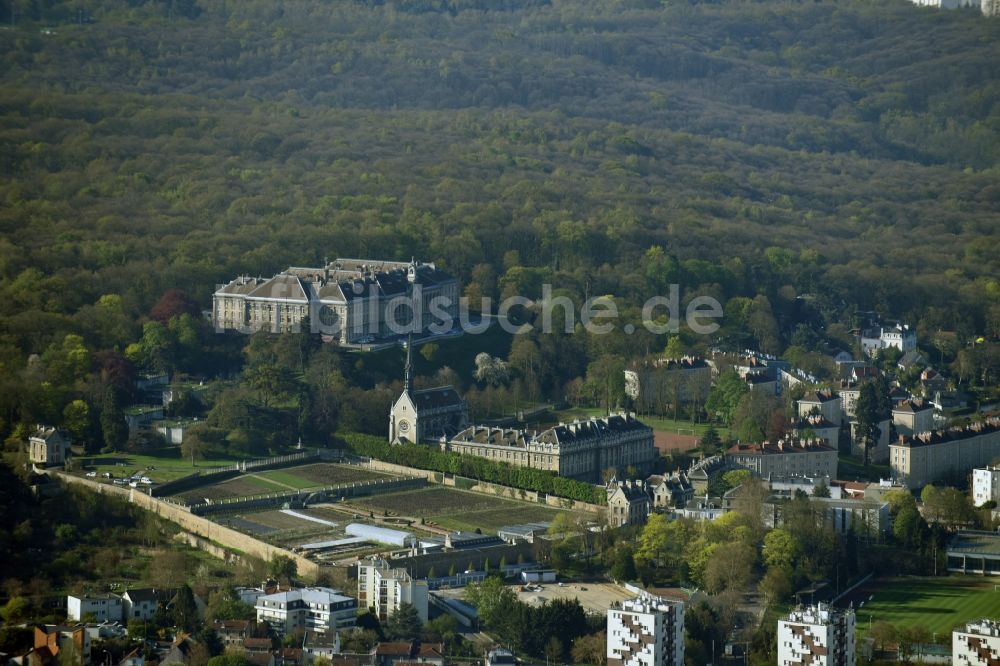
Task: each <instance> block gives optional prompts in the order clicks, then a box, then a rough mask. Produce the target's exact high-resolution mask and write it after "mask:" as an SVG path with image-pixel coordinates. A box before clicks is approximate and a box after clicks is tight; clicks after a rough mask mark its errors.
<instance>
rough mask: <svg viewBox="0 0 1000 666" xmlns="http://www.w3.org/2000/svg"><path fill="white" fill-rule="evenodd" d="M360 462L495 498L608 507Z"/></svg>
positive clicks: (569, 506) (574, 507)
mask: <svg viewBox="0 0 1000 666" xmlns="http://www.w3.org/2000/svg"><path fill="white" fill-rule="evenodd" d="M360 464H361V465H362V466H363V467H367V468H368V469H372V470H375V471H379V472H389V473H391V474H405V475H407V476H417V477H423V478H425V479H427V480H428V481H430V482H431V483H438V484H441V485H445V486H453V487H456V488H460V489H463V490H471V491H472V492H474V493H480V494H482V495H490V496H491V497H501V498H506V499H515V500H521V501H524V502H533V503H536V504H544V505H546V506H550V507H553V508H556V509H569V510H579V511H589V512H591V513H598V512H600V511H603V510H604V507H603V506H599V505H597V504H588V503H587V502H580V501H579V500H571V499H566V498H565V497H557V496H555V495H546V494H545V493H539V492H536V491H534V490H524V489H522V488H513V487H511V486H501V485H499V484H496V483H490V482H489V481H479V480H477V479H469V478H467V477H464V476H457V475H453V474H441V473H440V472H434V471H431V470H426V469H417V468H416V467H407V466H406V465H397V464H395V463H388V462H383V461H381V460H376V459H374V458H366V459H364V460H363V461H362V462H361V463H360Z"/></svg>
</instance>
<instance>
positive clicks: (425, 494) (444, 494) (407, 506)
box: [351, 488, 559, 533]
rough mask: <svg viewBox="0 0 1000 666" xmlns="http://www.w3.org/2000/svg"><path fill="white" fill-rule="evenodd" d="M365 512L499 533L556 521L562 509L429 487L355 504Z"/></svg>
mask: <svg viewBox="0 0 1000 666" xmlns="http://www.w3.org/2000/svg"><path fill="white" fill-rule="evenodd" d="M351 505H352V506H357V507H359V508H360V509H362V510H367V511H374V512H375V513H376V514H381V513H382V512H384V511H389V512H391V513H394V514H398V515H401V516H411V517H414V518H424V519H426V520H427V522H430V523H434V524H436V525H440V526H441V527H444V528H446V529H449V530H461V531H463V532H474V531H475V530H476V528H479V529H481V530H482V531H483V532H485V533H495V532H496V531H497V529H498V528H500V527H503V526H504V525H516V524H520V523H533V522H539V521H547V520H552V518H553V517H555V515H556V514H557V513H559V509H552V508H549V507H547V506H542V505H540V504H531V503H529V502H518V501H516V500H508V499H500V498H498V497H490V496H488V495H481V494H479V493H472V492H467V491H463V490H455V489H452V488H425V489H422V490H411V491H408V492H402V493H390V494H387V495H377V496H375V497H368V498H365V499H361V500H357V501H354V502H351Z"/></svg>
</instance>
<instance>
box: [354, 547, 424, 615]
mask: <svg viewBox="0 0 1000 666" xmlns="http://www.w3.org/2000/svg"><path fill="white" fill-rule="evenodd" d="M427 591H428V588H427V581H426V580H414V578H413V577H412V576H411V575H410V574H409V573H408V572H407V571H406V569H399V568H393V567H392V565H391V564H389V562H387V561H386V560H383V559H381V558H378V557H375V558H372V559H369V560H362V561H360V562H358V605H359V606H361V607H362V608H374V609H375V615H376V616H377V617H378V619H379V620H380V621H381V622H385V621H386V620H387V619H388V618H389V616H390V615H392V614H393V613H394V612H395V611H396V609H398V608H399V606H400V604H404V603H407V604H411V605H413V606H414V607H415V608H416V609H417V614H418V615H419V616H420V621H421V622H427V603H428V594H427Z"/></svg>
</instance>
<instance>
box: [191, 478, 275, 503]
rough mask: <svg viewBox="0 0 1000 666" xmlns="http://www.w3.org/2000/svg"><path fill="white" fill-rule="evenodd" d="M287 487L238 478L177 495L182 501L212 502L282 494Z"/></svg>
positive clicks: (253, 479)
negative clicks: (198, 500)
mask: <svg viewBox="0 0 1000 666" xmlns="http://www.w3.org/2000/svg"><path fill="white" fill-rule="evenodd" d="M287 490H288V488H286V487H285V486H281V485H278V484H276V483H271V482H270V481H268V480H266V479H261V478H258V477H255V476H237V477H236V478H234V479H229V480H228V481H223V482H222V483H213V484H212V485H209V486H200V487H198V488H194V489H192V490H188V491H186V492H183V493H180V494H178V495H176V497H179V498H181V499H185V500H194V499H201V498H207V499H210V500H221V499H229V498H231V497H247V496H249V495H264V494H267V493H282V492H285V491H287Z"/></svg>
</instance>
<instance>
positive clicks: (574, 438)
mask: <svg viewBox="0 0 1000 666" xmlns="http://www.w3.org/2000/svg"><path fill="white" fill-rule="evenodd" d="M441 449H442V450H443V451H454V452H456V453H462V454H465V455H472V456H480V457H483V458H489V459H491V460H498V461H501V462H504V463H507V464H509V465H513V466H514V467H531V468H534V469H543V470H548V471H551V472H555V473H556V474H558V475H560V476H565V477H569V478H574V479H580V480H583V481H590V482H595V483H596V482H598V481H599V480H600V477H601V471H602V470H605V469H608V468H609V467H614V468H615V469H618V470H621V471H624V470H625V468H627V467H629V466H632V467H635V469H636V470H637V473H639V474H648V473H649V472H650V471H652V466H653V463H654V462H655V461H656V459H657V458H658V457H659V453H658V452H657V450H656V447H655V446H654V445H653V430H652V429H651V428H650V427H649V426H647V425H646V424H644V423H642V422H641V421H639V420H638V419H637V418H636V417H635V415H634V414H632V413H624V412H623V413H620V414H612V415H611V416H602V417H595V418H591V419H587V420H586V421H579V420H578V421H574V422H572V423H560V424H559V425H557V426H553V427H551V428H547V429H545V430H541V431H536V430H519V429H514V428H498V427H493V426H480V425H474V426H471V427H469V428H466V429H465V430H463V431H462V432H460V433H458V434H457V435H455V436H454V437H453V438H451V439H450V440H447V441H444V442H441Z"/></svg>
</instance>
